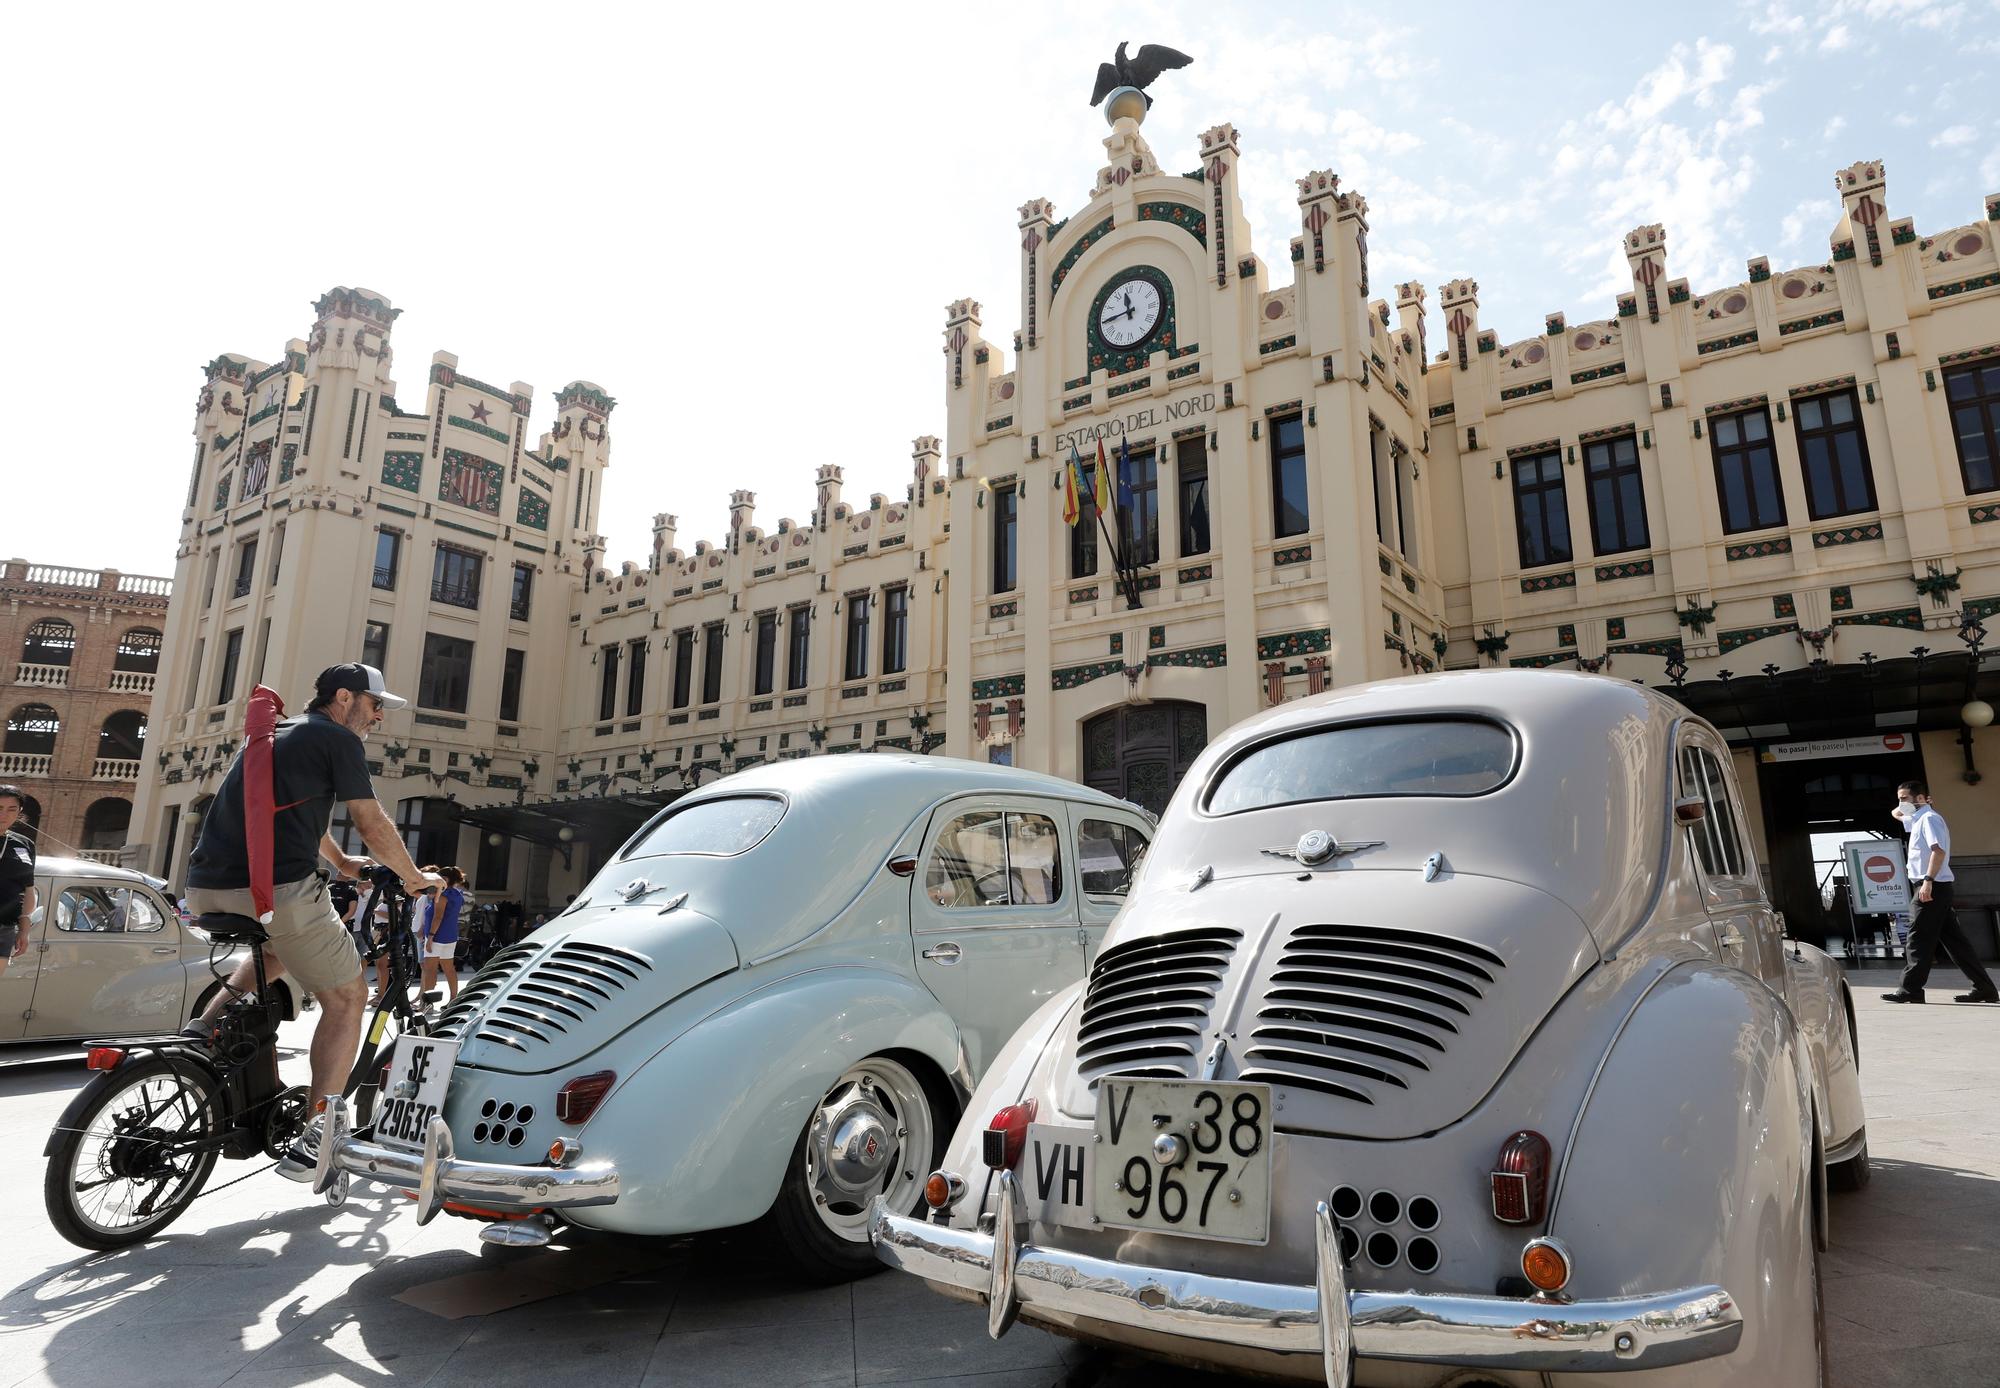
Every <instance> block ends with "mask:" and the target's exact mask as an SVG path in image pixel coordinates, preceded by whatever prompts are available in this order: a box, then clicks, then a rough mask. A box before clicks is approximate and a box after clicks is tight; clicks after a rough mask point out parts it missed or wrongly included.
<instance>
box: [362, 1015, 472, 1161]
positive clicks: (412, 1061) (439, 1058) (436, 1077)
mask: <svg viewBox="0 0 2000 1388" xmlns="http://www.w3.org/2000/svg"><path fill="white" fill-rule="evenodd" d="M457 1060H458V1042H456V1041H444V1040H438V1039H436V1038H433V1037H429V1036H404V1037H401V1038H399V1039H398V1040H397V1042H396V1055H395V1058H394V1059H393V1060H392V1061H391V1062H390V1064H389V1083H388V1084H387V1085H386V1086H384V1087H383V1090H382V1093H381V1095H380V1096H379V1098H378V1099H377V1102H376V1105H375V1114H376V1117H375V1140H376V1141H377V1142H379V1143H381V1144H382V1145H383V1146H385V1147H400V1148H402V1149H403V1150H404V1151H406V1152H421V1151H423V1149H424V1131H425V1130H426V1129H427V1128H429V1127H430V1125H431V1119H433V1118H435V1117H437V1116H438V1115H439V1114H441V1113H443V1112H444V1096H445V1091H446V1090H447V1089H449V1088H450V1087H451V1067H452V1065H453V1064H454V1063H456V1061H457Z"/></svg>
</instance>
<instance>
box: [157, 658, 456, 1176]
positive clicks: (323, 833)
mask: <svg viewBox="0 0 2000 1388" xmlns="http://www.w3.org/2000/svg"><path fill="white" fill-rule="evenodd" d="M405 702H406V700H404V699H402V698H400V697H398V696H397V695H394V694H391V693H390V692H389V691H388V690H387V689H386V688H385V687H384V686H383V683H382V672H381V671H380V670H377V669H376V668H374V667H373V666H372V665H360V664H341V665H330V666H328V667H327V668H326V669H324V670H322V671H320V675H319V679H318V681H317V682H316V683H315V685H314V689H313V701H312V703H311V705H310V706H308V707H307V709H306V712H305V713H304V715H303V716H301V717H298V718H288V719H286V720H285V721H284V722H283V723H280V724H279V725H278V730H277V736H276V737H275V738H274V739H273V741H272V743H271V771H270V775H271V792H272V800H273V803H274V805H275V807H276V813H275V814H273V815H272V817H271V823H270V844H271V847H270V853H271V880H272V882H273V883H274V884H275V887H276V891H275V899H274V902H273V905H272V909H271V911H270V913H269V914H268V915H267V916H265V917H264V918H263V924H264V930H265V933H266V935H267V936H268V937H269V939H270V947H269V953H268V954H267V955H266V958H265V969H266V976H267V977H268V978H272V979H276V978H279V977H282V976H284V975H286V974H290V975H291V976H292V978H293V979H294V980H295V981H296V983H297V984H298V986H299V987H300V988H302V989H304V990H305V991H307V992H310V993H312V994H313V995H314V996H315V997H317V998H318V1000H319V1007H320V1020H319V1025H318V1026H317V1027H316V1028H315V1029H314V1031H313V1038H312V1046H311V1050H310V1062H311V1067H312V1082H311V1088H309V1089H308V1090H307V1091H306V1093H307V1094H310V1095H326V1094H338V1093H340V1092H341V1089H342V1087H343V1086H344V1085H345V1083H346V1081H347V1072H348V1069H349V1067H351V1066H352V1065H353V1064H354V1052H355V1049H356V1047H357V1046H358V1044H359V1042H360V1040H361V1013H362V1010H363V1006H364V1000H365V999H366V998H367V996H368V987H367V984H366V983H365V982H364V981H363V978H362V974H361V959H360V957H359V956H358V955H357V954H356V953H355V949H354V938H353V936H351V935H349V934H348V933H347V927H346V926H345V925H343V924H341V921H340V918H339V917H338V916H336V915H335V914H334V911H333V902H332V900H331V899H329V897H328V896H327V893H326V888H325V887H324V886H322V885H321V883H320V879H319V876H318V873H317V871H316V869H317V868H318V865H319V860H320V859H321V858H322V857H324V858H325V859H326V861H327V862H329V863H331V864H333V866H334V868H335V869H336V870H338V871H339V872H340V873H341V874H342V875H344V876H348V877H357V878H358V877H360V876H361V875H362V874H363V873H364V872H367V871H368V870H369V869H370V868H372V867H373V866H374V864H373V863H372V862H370V861H369V860H367V859H365V858H354V857H351V856H349V855H348V853H347V852H346V851H345V850H344V849H342V848H341V846H340V845H339V844H338V843H337V842H335V841H334V838H333V835H332V834H331V833H329V832H328V830H329V829H330V827H331V825H332V821H333V807H334V802H335V801H342V802H345V804H346V806H347V813H348V816H349V818H350V819H351V820H352V821H353V823H354V827H355V828H356V829H358V830H359V831H360V833H361V838H362V841H363V842H364V843H366V844H367V845H368V847H369V848H370V849H371V850H372V851H373V852H374V853H375V855H376V856H377V857H378V858H380V859H381V860H382V861H383V862H384V863H386V864H387V865H388V866H389V867H390V868H392V869H393V870H394V871H395V873H396V875H397V876H398V877H400V878H402V879H403V883H404V885H405V887H406V889H407V890H409V891H413V892H421V891H423V890H425V889H426V888H428V887H430V886H431V885H433V884H434V883H435V882H436V879H435V878H431V877H427V876H425V874H424V873H422V872H421V871H419V870H418V868H417V865H416V864H415V863H413V862H411V861H410V854H409V851H408V850H407V849H406V848H405V847H404V846H403V837H402V835H401V834H400V833H398V832H397V830H396V821H395V820H393V819H391V818H390V817H389V812H388V811H387V810H385V809H383V808H382V803H381V801H379V800H377V799H376V798H375V785H374V782H373V781H372V780H371V779H370V772H369V770H368V756H367V753H366V751H365V750H364V749H363V747H362V741H363V739H364V738H366V737H367V736H368V734H369V733H371V732H373V731H374V730H375V727H376V725H377V724H379V723H380V722H381V721H382V714H383V712H384V711H385V710H387V709H391V708H401V707H402V706H403V705H404V703H405ZM244 780H245V772H244V761H243V758H242V757H241V756H240V755H239V756H238V757H237V758H236V760H235V761H234V762H233V763H231V765H230V768H229V771H228V773H227V774H226V775H225V776H224V777H223V779H222V786H221V788H220V789H219V790H218V791H217V792H216V795H215V799H214V800H213V801H211V802H210V805H209V810H208V813H207V815H205V816H204V817H203V819H202V822H201V834H200V837H199V838H198V839H197V840H196V842H195V846H194V853H193V855H192V856H191V857H190V858H189V859H188V905H190V906H191V907H193V908H194V910H195V912H196V914H197V915H208V914H210V913H225V914H230V915H239V916H250V915H255V914H256V911H257V906H256V902H255V900H254V898H253V897H252V895H251V891H250V883H251V867H250V845H249V833H248V829H249V825H248V821H247V819H246V815H247V814H248V813H249V811H250V810H251V804H252V802H251V801H250V798H249V797H248V796H247V795H246V794H245V793H244V792H245V785H244ZM256 983H257V973H256V969H255V967H254V965H253V962H252V961H251V960H248V959H246V960H244V961H243V963H242V964H240V965H239V966H238V967H237V969H236V971H235V973H234V974H233V975H232V976H231V977H230V979H229V982H228V986H226V987H223V988H218V989H217V990H216V993H215V997H214V998H213V999H212V1000H211V1001H210V1002H209V1004H208V1006H207V1007H206V1008H204V1009H203V1010H202V1012H201V1015H200V1016H198V1017H197V1018H196V1019H195V1020H194V1021H193V1022H191V1023H189V1029H190V1030H191V1031H192V1032H193V1033H194V1034H195V1035H198V1036H202V1037H204V1038H206V1037H208V1036H210V1035H212V1033H213V1030H214V1026H215V1020H216V1018H217V1017H218V1016H220V1015H221V1013H222V1009H223V1008H224V1007H225V1006H227V1005H228V1004H229V1002H230V1001H231V999H233V998H235V997H239V996H241V995H243V994H245V993H248V992H249V991H250V990H251V989H253V988H254V987H256ZM322 1104H323V1101H322V1100H319V1099H315V1100H313V1101H312V1107H311V1108H310V1109H309V1110H308V1116H309V1117H310V1116H311V1115H312V1114H315V1113H317V1112H318V1111H319V1108H320V1107H321V1106H322ZM318 1158H319V1129H318V1128H317V1127H316V1126H314V1127H308V1128H307V1129H306V1131H305V1133H304V1134H302V1135H301V1136H300V1137H299V1138H297V1139H296V1140H295V1141H293V1142H292V1144H291V1145H290V1146H289V1147H287V1148H286V1149H285V1151H284V1154H283V1155H282V1156H281V1157H280V1158H279V1159H278V1168H277V1169H278V1174H279V1175H281V1176H284V1177H286V1178H287V1179H289V1180H294V1181H307V1180H311V1179H312V1175H313V1168H314V1166H315V1165H316V1164H317V1162H318Z"/></svg>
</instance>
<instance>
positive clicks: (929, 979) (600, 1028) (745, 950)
mask: <svg viewBox="0 0 2000 1388" xmlns="http://www.w3.org/2000/svg"><path fill="white" fill-rule="evenodd" d="M1151 834H1152V819H1151V816H1149V815H1148V814H1146V813H1145V812H1144V811H1143V810H1140V809H1138V808H1137V807H1135V806H1133V805H1130V804H1127V803H1125V802H1123V801H1120V800H1115V799H1112V798H1111V797H1109V796H1106V795H1103V794H1101V793H1099V792H1097V791H1092V790H1087V789H1085V788H1084V787H1082V786H1080V785H1076V784H1074V783H1072V782H1069V781H1062V780H1058V779H1056V778H1054V777H1051V776H1042V775H1036V774H1033V773H1030V772H1025V771H1016V770H1013V769H1011V768H1007V767H1000V766H988V765H984V764H980V763H974V762H966V761H957V760H950V759H946V758H943V757H925V756H911V755H907V754H901V753H890V754H870V755H850V756H821V757H812V758H804V759H799V760H794V761H786V762H780V763H777V764H774V765H769V766H763V767H758V768H755V769H752V770H748V771H743V772H738V773H737V774H735V775H732V776H729V777H725V778H723V779H721V780H717V781H714V782H712V783H710V784H708V785H706V786H704V787H702V788H701V789H700V790H698V791H696V792H694V793H693V794H690V795H688V796H685V797H684V798H682V799H680V800H678V801H676V802H675V803H674V804H673V805H671V806H669V807H668V808H667V809H665V810H663V811H662V812H661V813H660V814H659V815H658V816H657V817H655V818H654V819H653V820H652V821H651V822H650V823H648V824H647V825H646V826H645V827H644V828H642V829H641V830H640V831H639V832H638V833H637V834H635V835H634V836H633V837H632V839H631V841H630V842H629V843H627V844H626V845H625V847H624V848H623V849H622V850H621V851H620V852H619V853H618V855H617V856H616V857H615V858H614V859H613V860H612V861H611V862H610V863H608V864H607V865H606V866H605V867H604V869H603V870H602V871H601V872H599V873H598V874H597V876H596V877H595V878H594V879H593V880H592V881H591V883H590V885H589V887H588V888H586V890H585V892H584V893H583V895H582V896H581V897H580V898H579V899H578V900H577V902H576V903H575V905H574V906H573V907H572V908H571V909H570V910H568V911H566V912H565V913H564V914H563V915H561V916H559V917H557V918H556V919H555V920H553V921H551V922H549V923H548V924H547V925H545V926H543V927H542V928H541V929H539V930H537V931H535V932H534V934H532V935H531V936H529V937H528V938H527V939H525V940H523V941H521V942H520V943H519V944H516V945H513V946H510V947H508V948H506V949H504V950H502V951H501V952H500V953H498V954H496V955H495V956H494V957H493V959H492V960H491V962H489V963H488V964H487V966H486V967H485V968H484V969H483V970H482V971H481V972H480V973H479V974H478V976H477V977H475V978H474V979H473V980H472V981H471V982H470V983H469V984H468V985H467V987H466V988H465V990H464V991H463V992H462V993H461V994H460V996H459V999H458V1001H457V1002H456V1003H455V1004H453V1005H452V1006H451V1007H450V1008H448V1009H447V1010H446V1011H445V1012H444V1013H443V1014H441V1016H440V1018H439V1025H438V1028H437V1030H436V1032H435V1033H434V1035H435V1036H437V1037H441V1038H443V1039H445V1040H446V1041H455V1042H456V1044H457V1047H458V1049H457V1055H456V1066H455V1068H454V1069H452V1070H451V1071H450V1073H449V1081H448V1088H446V1089H445V1091H444V1093H443V1096H442V1099H441V1102H437V1101H431V1100H426V1099H425V1098H424V1096H422V1095H421V1094H418V1093H417V1092H416V1090H417V1089H418V1088H421V1086H420V1085H416V1084H414V1083H413V1082H402V1083H404V1092H401V1093H399V1092H398V1084H399V1081H397V1080H395V1079H394V1078H393V1077H392V1080H391V1083H390V1086H389V1094H390V1097H389V1099H388V1100H387V1101H386V1102H385V1104H384V1105H383V1117H382V1119H381V1120H379V1121H378V1123H377V1125H376V1129H375V1131H373V1132H372V1133H350V1132H347V1131H345V1128H344V1125H345V1123H346V1118H345V1116H344V1112H343V1109H342V1107H341V1106H339V1105H336V1106H334V1107H333V1108H332V1109H331V1110H330V1115H329V1118H328V1120H327V1127H326V1128H325V1129H324V1130H323V1132H324V1136H323V1140H322V1150H323V1153H324V1157H323V1166H322V1171H321V1173H320V1174H321V1177H322V1182H323V1183H331V1182H334V1181H337V1179H338V1174H339V1173H340V1172H346V1173H349V1174H351V1175H357V1176H362V1177H366V1178H369V1179H373V1180H378V1181H387V1182H389V1183H390V1184H394V1185H401V1186H403V1187H404V1188H406V1189H409V1190H413V1191H415V1192H417V1194H418V1195H419V1202H420V1208H419V1215H420V1217H422V1218H428V1217H429V1216H430V1215H431V1214H434V1213H435V1212H436V1211H437V1209H438V1208H440V1207H442V1208H444V1209H447V1210H451V1211H453V1212H456V1213H462V1214H468V1215H473V1216H475V1217H482V1218H487V1219H495V1218H496V1217H497V1218H499V1219H501V1220H502V1221H503V1222H501V1223H497V1224H496V1225H495V1226H494V1227H493V1228H491V1229H489V1230H488V1231H487V1232H488V1233H489V1234H490V1235H491V1236H492V1237H493V1238H494V1239H495V1240H496V1241H500V1242H535V1241H541V1240H542V1239H543V1238H545V1237H546V1234H547V1232H548V1229H549V1226H550V1222H551V1220H552V1219H556V1218H559V1219H561V1220H564V1221H569V1222H573V1223H575V1224H577V1225H581V1226H586V1227H591V1228H597V1229H605V1230H614V1231H618V1232H623V1233H632V1234H681V1233H687V1232H690V1231H693V1230H701V1229H716V1228H723V1227H728V1226H733V1225H738V1224H743V1223H747V1222H750V1221H753V1220H756V1219H758V1218H760V1217H765V1216H768V1218H769V1221H770V1224H771V1226H772V1228H773V1229H774V1230H775V1232H776V1233H777V1234H778V1235H779V1236H780V1237H781V1238H782V1241H783V1244H784V1246H785V1247H787V1248H788V1249H789V1250H790V1251H791V1253H792V1254H793V1256H794V1258H795V1259H796V1261H797V1262H798V1263H799V1265H800V1266H801V1267H802V1268H803V1269H804V1270H806V1271H807V1272H809V1273H811V1274H813V1275H815V1276H819V1277H823V1278H829V1279H832V1278H841V1277H851V1276H855V1275H857V1274H859V1273H862V1272H872V1271H875V1270H877V1268H878V1266H879V1265H878V1264H877V1263H876V1261H875V1259H874V1256H873V1254H872V1253H871V1251H870V1249H869V1243H868V1217H869V1211H870V1208H871V1206H872V1205H873V1203H874V1201H875V1200H876V1199H877V1198H878V1197H881V1198H885V1199H887V1200H888V1201H889V1202H890V1205H891V1207H892V1208H896V1209H900V1210H903V1211H906V1212H907V1211H911V1210H914V1209H916V1208H917V1207H919V1206H920V1205H921V1204H922V1197H921V1190H922V1186H923V1182H924V1179H925V1177H926V1176H927V1175H928V1173H929V1172H930V1170H931V1168H932V1167H934V1166H935V1165H937V1163H938V1161H939V1159H940V1158H941V1156H942V1155H943V1152H944V1140H945V1138H946V1136H947V1135H948V1134H949V1133H950V1131H951V1129H952V1126H953V1124H954V1123H955V1121H956V1119H957V1116H958V1112H959V1109H960V1108H961V1107H962V1105H963V1103H964V1100H965V1097H966V1095H967V1094H968V1093H970V1091H971V1087H972V1085H973V1084H974V1083H975V1082H976V1081H977V1079H978V1077H979V1075H980V1074H982V1073H983V1072H984V1071H985V1069H986V1067H987V1065H988V1064H989V1063H990V1062H991V1060H992V1058H993V1055H994V1053H995V1052H996V1051H997V1050H998V1049H999V1047H1000V1046H1001V1044H1002V1043H1003V1042H1005V1041H1006V1040H1007V1038H1008V1037H1010V1036H1012V1035H1013V1034H1014V1032H1015V1031H1016V1030H1017V1029H1018V1028H1019V1026H1020V1024H1021V1022H1022V1021H1023V1020H1024V1019H1025V1018H1026V1017H1027V1016H1028V1014H1029V1013H1031V1012H1033V1011H1034V1010H1035V1009H1036V1008H1037V1007H1039V1006H1040V1005H1041V1004H1042V1003H1043V1002H1045V1001H1047V1000H1048V999H1049V998H1051V997H1053V996H1054V995H1055V994H1057V993H1059V992H1061V991H1063V990H1064V989H1067V988H1069V987H1071V986H1072V985H1074V984H1075V983H1077V982H1078V981H1080V980H1081V979H1082V978H1083V976H1084V972H1085V969H1086V968H1087V966H1088V964H1089V961H1090V960H1091V959H1092V958H1093V957H1095V954H1096V951H1097V945H1098V943H1099V941H1100V939H1101V937H1102V935H1103V932H1104V929H1105V927H1106V926H1107V925H1108V924H1109V923H1110V921H1111V919H1112V917H1113V916H1114V915H1116V913H1117V910H1118V907H1119V905H1120V904H1121V903H1122V902H1123V900H1124V894H1125V890H1126V885H1127V882H1128V880H1129V879H1130V877H1131V875H1132V872H1133V870H1134V869H1136V868H1137V866H1138V863H1139V860H1140V859H1141V858H1142V857H1143V856H1144V854H1145V852H1146V846H1147V843H1148V841H1149V839H1150V838H1151ZM404 1044H405V1046H406V1047H408V1046H411V1045H412V1044H413V1043H410V1042H405V1043H404ZM433 1068H435V1067H433ZM440 1107H441V1117H438V1119H437V1121H436V1122H435V1123H433V1122H432V1121H431V1119H432V1117H433V1116H434V1114H433V1112H432V1110H433V1109H434V1108H440ZM524 1217H526V1218H524Z"/></svg>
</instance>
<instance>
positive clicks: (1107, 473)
mask: <svg viewBox="0 0 2000 1388" xmlns="http://www.w3.org/2000/svg"><path fill="white" fill-rule="evenodd" d="M1094 499H1095V500H1096V502H1097V514H1098V515H1100V516H1110V515H1112V514H1114V513H1113V511H1112V509H1111V460H1110V459H1109V458H1107V457H1105V456H1104V440H1103V439H1099V440H1098V441H1097V495H1096V497H1095V498H1094Z"/></svg>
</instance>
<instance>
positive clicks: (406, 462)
mask: <svg viewBox="0 0 2000 1388" xmlns="http://www.w3.org/2000/svg"><path fill="white" fill-rule="evenodd" d="M423 483H424V455H423V454H422V453H384V454H383V455H382V485H383V486H385V487H394V488H395V489H396V490H397V491H401V492H409V493H411V494H412V495H415V494H417V493H418V492H421V491H422V490H423Z"/></svg>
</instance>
